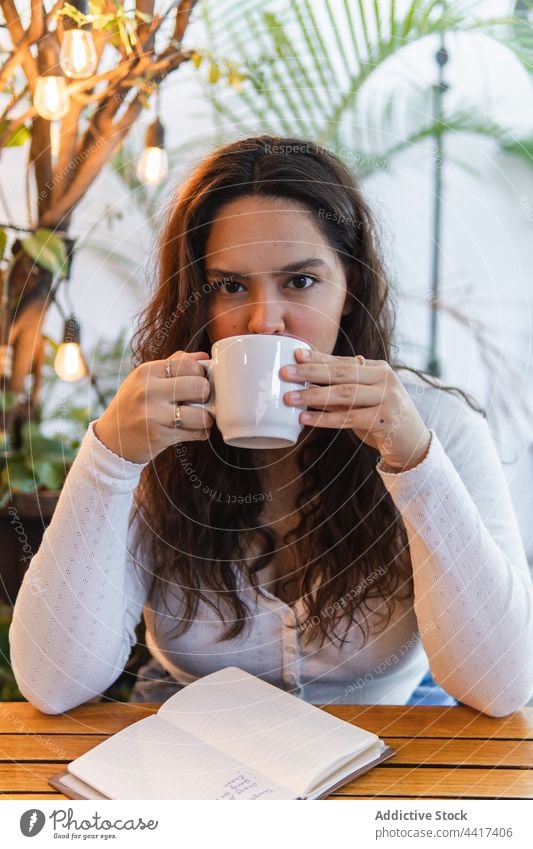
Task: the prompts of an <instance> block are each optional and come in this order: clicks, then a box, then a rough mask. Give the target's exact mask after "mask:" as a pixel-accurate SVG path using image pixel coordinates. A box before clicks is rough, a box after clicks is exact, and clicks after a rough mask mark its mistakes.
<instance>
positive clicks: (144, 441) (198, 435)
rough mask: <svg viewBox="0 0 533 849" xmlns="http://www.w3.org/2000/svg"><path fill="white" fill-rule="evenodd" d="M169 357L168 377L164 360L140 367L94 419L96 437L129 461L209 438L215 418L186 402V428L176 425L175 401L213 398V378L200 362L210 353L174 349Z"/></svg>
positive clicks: (148, 457) (141, 459)
mask: <svg viewBox="0 0 533 849" xmlns="http://www.w3.org/2000/svg"><path fill="white" fill-rule="evenodd" d="M170 359H171V360H172V364H171V365H172V377H170V378H169V377H167V376H166V373H165V363H166V360H152V361H151V362H147V363H142V364H141V365H140V366H137V368H136V369H134V370H133V371H132V372H131V374H129V375H128V377H127V378H126V379H125V381H124V383H123V384H122V386H121V387H120V389H119V390H118V392H117V394H116V395H115V397H114V398H113V400H112V401H111V403H110V404H109V406H108V407H107V408H106V409H105V411H104V412H103V413H102V415H101V416H100V418H99V419H98V420H97V421H96V422H95V425H94V432H95V434H96V436H97V437H98V439H99V440H100V441H101V442H103V444H104V445H105V446H107V448H109V449H110V450H111V451H113V452H114V453H115V454H118V455H119V456H120V457H123V458H124V459H125V460H130V461H131V462H133V463H147V462H149V461H150V460H153V459H154V457H156V456H157V455H158V454H160V453H161V451H164V449H165V448H168V447H169V445H176V444H177V443H179V442H192V441H195V440H205V439H208V438H209V432H210V429H211V427H212V426H213V424H214V418H213V416H211V415H210V414H209V413H208V412H207V410H204V409H202V408H201V407H190V406H183V407H182V408H181V415H182V420H183V427H181V428H175V427H174V410H175V405H176V404H179V403H181V402H183V401H207V399H208V398H209V393H210V386H209V381H208V380H207V378H206V375H205V369H204V368H203V367H202V366H201V365H200V364H199V362H198V360H201V359H209V355H208V354H206V353H205V352H204V351H198V352H196V353H187V352H185V351H176V353H174V354H172V355H171V357H170Z"/></svg>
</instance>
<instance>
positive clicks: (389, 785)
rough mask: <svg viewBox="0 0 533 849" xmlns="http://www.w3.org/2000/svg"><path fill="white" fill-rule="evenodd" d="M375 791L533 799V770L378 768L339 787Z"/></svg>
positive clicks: (356, 792)
mask: <svg viewBox="0 0 533 849" xmlns="http://www.w3.org/2000/svg"><path fill="white" fill-rule="evenodd" d="M372 794H375V795H376V796H378V795H383V796H393V797H396V795H397V794H401V795H402V796H411V797H416V798H423V799H425V798H427V797H429V796H436V797H439V798H448V799H454V798H457V799H470V798H488V799H499V798H505V799H533V771H531V770H521V769H475V768H474V769H469V768H460V767H459V768H457V769H452V770H450V769H446V768H443V769H439V768H433V767H422V768H415V769H407V768H404V767H394V766H390V767H387V766H383V767H376V768H375V769H373V770H371V772H368V773H367V774H366V775H362V776H360V777H359V778H358V779H356V780H355V781H353V782H351V783H350V784H347V785H346V786H345V787H341V788H339V790H337V791H336V793H335V795H337V796H351V797H358V796H363V795H364V796H371V795H372Z"/></svg>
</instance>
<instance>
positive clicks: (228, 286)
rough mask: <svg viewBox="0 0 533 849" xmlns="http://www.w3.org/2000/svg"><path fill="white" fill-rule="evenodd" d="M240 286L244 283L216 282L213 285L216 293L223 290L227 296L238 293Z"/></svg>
mask: <svg viewBox="0 0 533 849" xmlns="http://www.w3.org/2000/svg"><path fill="white" fill-rule="evenodd" d="M239 286H242V283H238V282H237V280H215V282H214V283H212V284H211V288H212V290H213V291H214V292H218V291H220V290H221V289H222V290H223V291H224V292H225V293H226V294H227V295H234V294H235V293H236V292H237V291H238V288H239Z"/></svg>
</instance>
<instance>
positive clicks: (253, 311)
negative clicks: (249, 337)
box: [248, 299, 285, 333]
mask: <svg viewBox="0 0 533 849" xmlns="http://www.w3.org/2000/svg"><path fill="white" fill-rule="evenodd" d="M283 306H284V305H283V302H282V301H279V300H278V301H276V300H271V299H263V300H260V301H256V302H255V303H252V304H251V305H250V317H249V319H248V331H249V332H250V333H284V332H285V320H284V318H283Z"/></svg>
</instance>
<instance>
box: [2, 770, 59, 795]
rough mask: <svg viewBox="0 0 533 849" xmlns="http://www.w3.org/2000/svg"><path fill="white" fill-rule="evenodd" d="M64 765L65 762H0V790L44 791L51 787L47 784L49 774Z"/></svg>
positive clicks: (3, 791) (8, 791)
mask: <svg viewBox="0 0 533 849" xmlns="http://www.w3.org/2000/svg"><path fill="white" fill-rule="evenodd" d="M66 766H67V765H66V763H63V764H62V763H53V764H50V763H48V764H46V763H45V764H42V763H31V762H29V763H23V764H19V763H11V764H2V763H0V792H1V793H14V792H16V791H19V790H20V791H22V792H24V793H33V792H35V793H43V792H46V790H51V789H52V788H51V787H50V785H49V784H48V779H49V778H50V776H51V775H53V774H54V773H55V772H61V771H62V770H63V769H66Z"/></svg>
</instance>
